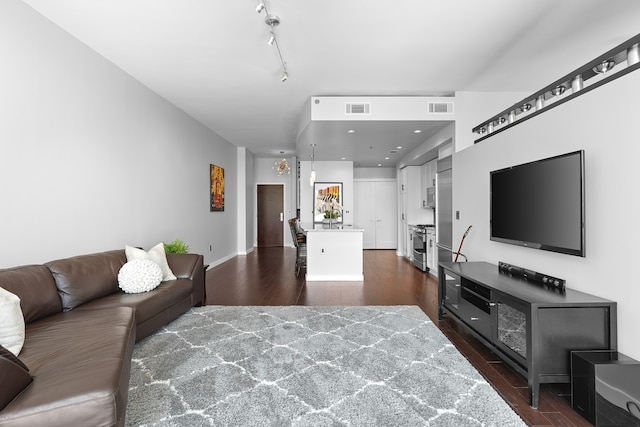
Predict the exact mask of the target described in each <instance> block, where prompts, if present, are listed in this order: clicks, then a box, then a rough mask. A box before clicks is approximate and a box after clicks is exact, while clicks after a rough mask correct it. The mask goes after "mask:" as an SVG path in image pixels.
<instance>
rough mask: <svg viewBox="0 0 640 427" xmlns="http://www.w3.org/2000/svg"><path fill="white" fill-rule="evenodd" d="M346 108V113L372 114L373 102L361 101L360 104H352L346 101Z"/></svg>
mask: <svg viewBox="0 0 640 427" xmlns="http://www.w3.org/2000/svg"><path fill="white" fill-rule="evenodd" d="M345 106H346V110H345V113H346V114H351V115H352V114H370V113H371V104H369V103H359V104H352V103H346V104H345Z"/></svg>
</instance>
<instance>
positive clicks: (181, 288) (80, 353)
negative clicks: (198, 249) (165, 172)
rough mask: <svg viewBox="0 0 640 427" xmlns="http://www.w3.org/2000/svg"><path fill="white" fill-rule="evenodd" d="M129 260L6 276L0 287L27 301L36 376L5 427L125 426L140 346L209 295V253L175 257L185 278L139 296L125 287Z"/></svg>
mask: <svg viewBox="0 0 640 427" xmlns="http://www.w3.org/2000/svg"><path fill="white" fill-rule="evenodd" d="M126 261H127V259H126V256H125V253H124V250H116V251H109V252H102V253H97V254H91V255H82V256H77V257H73V258H67V259H61V260H57V261H52V262H49V263H47V264H44V265H30V266H23V267H16V268H11V269H6V270H0V286H1V287H3V288H5V289H6V290H8V291H10V292H12V293H14V294H16V295H18V296H19V297H20V300H21V301H20V306H21V309H22V313H23V316H24V319H25V323H26V330H25V342H24V346H23V348H22V351H21V352H20V354H19V359H20V360H21V361H22V362H24V364H25V365H26V366H27V367H28V368H29V373H30V374H31V376H32V377H33V381H32V382H31V384H30V385H29V386H28V387H27V388H26V389H24V390H23V391H22V392H21V393H20V394H19V395H18V396H16V397H15V398H14V399H13V400H12V401H11V402H10V403H9V404H8V405H7V406H6V407H5V408H4V409H3V410H2V411H0V426H45V425H46V426H113V425H118V426H120V425H123V424H124V420H125V411H126V407H127V395H128V387H129V372H130V367H131V354H132V351H133V346H134V343H135V342H137V341H139V340H141V339H142V338H144V337H146V336H148V335H150V334H151V333H153V332H154V331H156V330H157V329H159V328H160V327H162V326H163V325H165V324H167V323H168V322H170V321H172V320H174V319H175V318H177V317H179V316H180V315H181V314H182V313H184V312H185V311H187V310H188V309H189V308H191V307H192V306H195V305H200V304H203V303H204V297H205V294H204V267H203V258H202V255H197V254H167V261H168V263H169V266H170V267H171V270H172V271H173V273H174V275H175V276H176V277H177V280H171V281H166V282H162V283H161V284H160V286H159V287H158V288H156V289H154V290H152V291H150V292H144V293H139V294H125V293H123V292H122V291H121V290H120V289H119V288H118V272H119V270H120V268H121V267H122V266H123V265H124V264H125V263H126ZM3 386H5V384H3Z"/></svg>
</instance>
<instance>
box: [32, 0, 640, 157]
mask: <svg viewBox="0 0 640 427" xmlns="http://www.w3.org/2000/svg"><path fill="white" fill-rule="evenodd" d="M23 1H24V2H25V3H26V4H28V5H30V6H32V7H33V8H34V9H35V10H37V11H38V12H40V13H42V14H43V15H44V16H46V17H48V18H49V19H50V20H52V21H53V22H55V23H56V24H57V25H59V26H60V27H62V28H63V29H64V30H66V31H67V32H69V33H70V34H71V35H73V36H74V37H76V38H78V39H79V40H81V41H82V42H83V43H85V44H87V45H88V46H89V47H91V48H92V49H94V50H96V51H97V52H99V53H100V54H101V55H103V56H104V57H106V58H107V59H109V60H110V61H112V62H113V63H115V64H116V65H117V66H119V67H120V68H122V69H123V70H124V71H126V72H127V73H129V74H130V75H132V76H133V77H135V78H136V79H138V80H139V81H141V82H142V83H143V84H145V85H146V86H148V87H149V88H150V89H152V90H153V91H155V92H156V93H158V94H160V95H161V96H163V97H164V98H166V99H167V100H169V101H170V102H172V103H173V104H175V105H176V106H178V107H179V108H180V109H182V110H184V111H185V112H187V113H188V114H190V115H191V116H193V117H194V118H196V119H197V120H199V121H200V122H202V123H203V124H205V125H206V126H207V127H209V128H210V129H212V130H214V131H215V132H217V133H218V134H220V135H221V136H222V137H224V138H225V139H226V140H228V141H229V142H230V143H232V144H234V145H236V146H239V147H247V148H248V149H249V150H250V151H252V152H253V153H254V154H255V155H256V156H258V157H275V156H280V155H284V156H290V155H294V154H295V149H296V134H297V130H298V125H299V123H300V121H301V114H303V106H304V105H305V103H306V102H307V100H309V98H310V97H311V96H331V95H339V96H393V95H395V96H408V95H420V96H428V95H447V94H453V93H454V92H456V91H515V92H521V91H524V92H534V91H536V90H538V89H540V88H542V87H544V86H545V85H547V84H549V83H551V82H553V81H554V80H556V79H557V78H559V77H561V76H563V75H565V74H567V73H569V72H571V71H572V70H574V69H576V68H578V67H579V66H581V65H583V64H584V63H585V62H588V61H589V60H592V59H594V58H595V57H597V56H599V55H601V54H602V53H604V52H606V51H607V50H609V49H611V48H613V47H615V46H617V45H618V44H620V43H622V42H624V41H626V40H628V39H629V38H631V37H633V36H634V35H636V34H637V33H638V29H639V28H640V26H639V25H638V23H639V22H640V1H638V0H529V1H514V0H395V1H393V2H391V1H387V2H382V1H371V0H305V1H302V0H265V3H266V5H267V8H268V9H269V12H271V13H274V14H276V15H278V16H279V17H280V19H281V23H280V25H279V26H278V27H277V28H276V33H277V37H278V42H279V45H280V48H281V51H282V55H283V57H284V60H285V61H286V66H287V69H288V72H289V80H288V81H286V82H284V83H282V82H281V81H280V77H281V74H282V68H281V64H280V60H279V58H278V56H277V54H276V51H275V49H274V47H270V46H268V45H267V44H266V41H267V39H268V34H269V28H268V26H267V25H266V24H265V23H264V12H263V13H262V14H260V15H259V14H257V13H256V5H257V4H258V3H259V0H23ZM506 107H508V106H507V105H505V108H506ZM403 124H404V125H403ZM438 125H439V126H440V127H441V126H442V123H440V124H438ZM345 126H346V125H345V124H344V123H341V122H326V123H323V124H322V126H315V127H314V129H315V131H317V132H318V135H317V136H316V138H315V140H316V141H318V152H320V153H322V152H323V150H322V145H323V142H322V141H323V140H324V141H327V142H326V144H328V143H329V140H330V141H331V142H333V143H334V144H344V143H346V142H347V141H348V143H349V144H352V145H353V146H354V149H353V152H354V159H350V160H354V161H356V165H361V166H372V165H377V164H378V163H381V164H383V165H385V166H390V165H393V164H395V162H396V161H397V160H398V159H399V157H400V156H402V155H403V153H406V152H407V150H410V149H411V148H413V147H415V146H416V145H419V144H420V143H422V142H424V140H426V135H429V133H433V132H434V131H437V130H438V129H439V128H438V127H437V126H436V125H433V124H432V126H431V129H430V130H429V129H427V128H424V127H423V128H424V132H423V133H422V134H420V135H417V136H416V135H415V134H413V133H412V131H413V129H415V126H416V123H415V122H406V123H405V122H398V123H396V125H394V126H387V123H377V124H376V123H370V124H366V123H364V122H359V123H358V126H362V128H360V129H359V132H357V133H356V134H351V135H348V134H346V133H345V132H343V131H344V127H345ZM365 126H371V127H372V128H371V129H366V128H365ZM434 126H436V127H434ZM374 127H375V128H374ZM406 135H410V136H409V137H407V136H406ZM345 138H349V139H348V140H347V139H345ZM398 145H401V146H403V151H402V152H401V153H399V154H398V155H396V157H395V158H391V159H389V160H387V161H384V159H380V160H379V161H378V160H375V159H374V160H373V161H372V160H371V159H369V160H367V161H364V160H362V159H365V158H366V157H365V156H364V154H366V153H369V154H371V153H372V152H373V151H372V150H374V148H370V147H375V148H376V150H379V151H380V152H382V153H384V152H388V150H389V149H391V148H393V147H395V146H398ZM329 151H330V150H324V152H325V154H323V156H324V157H316V159H317V160H323V159H326V160H329V159H331V158H330V157H329V153H328V152H329ZM281 153H282V154H281ZM308 154H309V153H298V155H299V156H300V158H301V159H303V160H304V159H305V158H306V157H307V156H308ZM333 160H338V159H333Z"/></svg>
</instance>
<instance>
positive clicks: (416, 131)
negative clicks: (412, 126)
mask: <svg viewBox="0 0 640 427" xmlns="http://www.w3.org/2000/svg"><path fill="white" fill-rule="evenodd" d="M420 132H422V131H421V130H420V129H416V130H414V131H413V133H420Z"/></svg>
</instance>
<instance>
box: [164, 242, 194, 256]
mask: <svg viewBox="0 0 640 427" xmlns="http://www.w3.org/2000/svg"><path fill="white" fill-rule="evenodd" d="M164 251H165V252H166V253H168V254H186V253H187V252H189V246H188V245H187V244H186V243H185V242H184V241H183V240H182V239H176V240H174V241H173V242H171V243H165V244H164Z"/></svg>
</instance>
